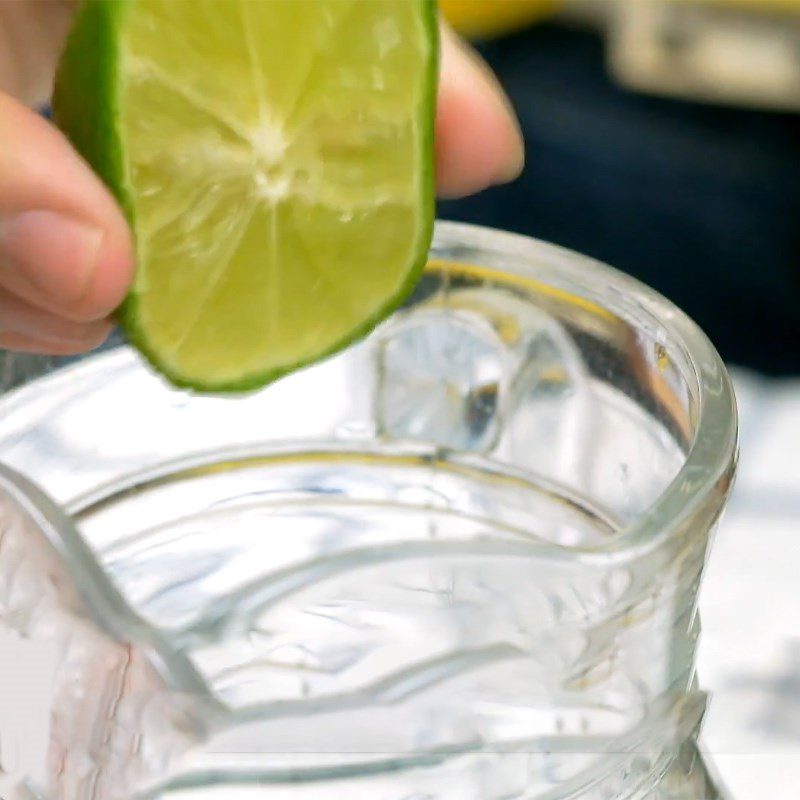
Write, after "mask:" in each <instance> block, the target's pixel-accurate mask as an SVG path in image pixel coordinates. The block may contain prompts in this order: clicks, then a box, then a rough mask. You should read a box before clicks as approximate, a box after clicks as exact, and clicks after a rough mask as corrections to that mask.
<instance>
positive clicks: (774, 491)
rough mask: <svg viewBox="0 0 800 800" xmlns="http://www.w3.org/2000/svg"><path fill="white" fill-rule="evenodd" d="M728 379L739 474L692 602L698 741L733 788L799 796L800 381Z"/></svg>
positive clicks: (747, 798) (739, 792) (757, 796)
mask: <svg viewBox="0 0 800 800" xmlns="http://www.w3.org/2000/svg"><path fill="white" fill-rule="evenodd" d="M734 379H735V382H736V386H737V395H738V399H739V405H740V413H741V426H742V436H741V457H740V469H739V477H738V480H737V484H736V487H735V489H734V493H733V497H732V499H731V503H730V506H729V508H728V512H727V515H726V517H725V519H724V520H723V523H722V525H721V527H720V531H719V533H718V535H717V538H716V541H715V544H714V548H713V550H712V553H711V558H710V560H709V564H708V569H707V573H706V578H705V583H704V585H703V590H702V594H701V604H700V608H701V614H702V623H703V630H702V638H701V644H700V651H699V666H698V669H699V674H700V682H701V684H702V686H703V688H704V689H706V690H708V691H710V692H711V694H712V698H711V704H710V708H709V712H708V715H707V717H706V724H705V730H704V745H705V750H706V752H708V753H709V754H710V756H711V760H712V761H713V763H714V765H715V767H716V770H715V771H716V772H717V773H718V774H719V775H720V777H721V778H722V783H723V785H724V786H725V787H726V788H727V790H728V792H729V794H730V796H731V800H798V798H800V381H791V382H788V381H787V382H766V381H761V380H758V379H756V378H753V377H752V376H750V375H748V374H745V373H734Z"/></svg>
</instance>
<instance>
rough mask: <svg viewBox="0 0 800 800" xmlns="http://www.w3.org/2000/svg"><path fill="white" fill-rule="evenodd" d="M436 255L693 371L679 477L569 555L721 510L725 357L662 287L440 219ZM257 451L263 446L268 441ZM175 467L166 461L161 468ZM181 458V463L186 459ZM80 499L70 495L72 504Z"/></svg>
mask: <svg viewBox="0 0 800 800" xmlns="http://www.w3.org/2000/svg"><path fill="white" fill-rule="evenodd" d="M437 251H438V252H437ZM443 254H446V255H443ZM432 255H433V257H434V259H435V258H437V257H441V258H442V259H443V260H445V259H446V260H447V261H450V262H451V263H455V264H461V265H464V266H467V265H469V264H470V262H471V264H472V265H473V266H475V267H478V268H480V269H481V270H484V271H485V272H487V273H491V272H494V273H497V274H498V275H501V274H506V275H515V276H517V277H520V278H523V279H527V280H531V281H534V282H535V284H536V285H539V286H542V287H544V286H550V287H552V288H556V289H559V290H561V291H564V292H568V293H569V294H571V295H573V296H576V297H578V298H583V299H586V300H588V301H589V302H590V303H593V304H594V305H595V306H596V307H599V308H601V309H602V310H605V311H608V312H611V313H612V314H614V315H615V316H616V317H618V318H619V319H621V320H623V321H626V322H628V323H629V324H631V325H632V326H634V327H642V326H643V325H644V323H645V322H647V321H648V320H649V321H650V322H653V321H655V322H656V323H657V324H658V325H659V326H661V327H662V328H663V329H664V330H665V331H666V334H667V338H668V340H672V343H673V345H677V346H678V347H679V348H680V349H681V351H682V354H683V355H684V356H685V358H686V366H688V368H689V371H690V374H688V375H687V374H685V372H686V371H685V370H682V373H684V374H683V377H684V378H685V379H687V380H689V381H690V382H691V383H692V387H691V388H692V390H693V394H694V395H695V396H696V413H695V416H694V418H693V422H694V431H693V436H692V439H691V444H690V446H689V448H688V451H687V453H686V456H685V460H684V462H683V464H682V466H681V468H680V470H679V471H678V472H677V474H676V475H675V476H674V478H673V479H672V480H671V481H670V483H669V484H668V485H667V486H666V487H665V488H664V489H663V490H662V491H661V493H660V494H659V495H658V497H657V498H656V499H655V500H654V501H653V502H652V503H651V504H650V506H649V507H648V508H647V509H645V510H644V511H642V512H641V513H640V514H639V515H638V516H637V517H636V518H635V519H634V520H633V521H631V522H630V523H628V524H627V525H624V526H623V527H622V528H621V529H620V531H619V532H618V534H617V535H615V536H613V537H611V538H610V540H609V541H608V542H607V543H603V544H598V545H594V546H587V547H579V548H575V549H572V548H571V551H572V552H573V555H574V556H575V557H580V554H581V553H583V554H584V555H589V553H590V552H594V553H598V552H599V553H602V555H603V557H606V558H607V557H609V556H614V555H616V556H617V557H620V558H626V559H627V558H630V557H631V556H632V555H634V553H633V552H632V551H636V550H638V549H640V548H644V549H645V550H650V549H652V548H654V547H657V546H658V545H659V544H661V543H663V541H665V540H667V539H671V538H672V537H673V536H674V535H676V534H679V533H680V531H681V529H682V525H683V523H684V522H685V521H686V520H688V519H691V518H692V517H693V515H694V514H695V513H696V511H697V510H698V509H700V508H702V507H703V505H704V503H705V502H706V501H707V500H708V499H709V498H712V497H713V495H714V494H715V490H716V489H717V487H718V486H719V485H720V484H723V486H724V490H723V491H722V492H719V491H717V492H716V495H717V502H716V507H715V508H714V510H715V511H718V510H721V508H722V506H723V505H724V502H725V499H726V495H727V490H728V489H729V488H730V482H731V479H732V475H733V472H734V469H735V465H736V459H737V447H738V423H737V413H736V401H735V396H734V392H733V387H732V384H731V381H730V377H729V375H728V372H727V370H726V368H725V366H724V364H723V362H722V359H721V358H720V356H719V354H718V353H717V351H716V349H715V348H714V346H713V345H712V344H711V342H710V341H709V339H708V337H707V336H706V335H705V333H703V331H702V330H701V329H700V328H699V326H698V325H697V324H696V323H695V322H694V321H693V320H691V319H690V318H689V317H688V316H687V315H686V314H685V313H684V312H683V311H681V310H680V309H679V308H678V307H677V306H675V305H674V304H673V303H672V302H670V301H669V300H667V299H666V298H664V297H663V296H662V295H660V294H659V293H658V292H656V291H655V290H653V289H651V288H650V287H648V286H646V285H645V284H643V283H641V282H640V281H638V280H636V279H635V278H632V277H630V276H629V275H626V274H625V273H623V272H620V271H619V270H616V269H614V268H613V267H611V266H609V265H607V264H604V263H603V262H600V261H598V260H596V259H593V258H591V257H589V256H585V255H582V254H580V253H577V252H575V251H573V250H570V249H568V248H565V247H561V246H559V245H555V244H551V243H548V242H545V241H542V240H539V239H535V238H533V237H529V236H525V235H521V234H516V233H510V232H507V231H501V230H497V229H493V228H488V227H481V226H476V225H470V224H464V223H456V222H448V221H440V220H437V222H436V225H435V230H434V238H433V245H432ZM498 260H500V261H501V262H502V263H501V264H500V265H498V264H497V263H494V264H493V263H492V262H493V261H494V262H497V261H498ZM487 262H488V263H487ZM637 322H638V323H639V324H638V325H637ZM126 349H127V348H115V349H114V350H111V351H110V352H107V353H101V354H98V355H95V356H92V357H90V358H89V359H86V360H83V361H80V362H78V363H76V364H71V365H69V366H65V367H63V368H61V369H59V370H57V371H56V372H54V373H53V374H52V375H48V376H45V377H43V378H39V379H37V380H35V381H33V382H31V383H29V384H25V385H23V386H20V387H18V388H17V389H14V390H12V391H11V392H9V393H7V394H5V395H3V396H2V397H0V408H5V409H9V407H14V406H16V405H17V404H18V403H19V402H24V400H25V398H26V397H27V396H28V393H29V391H30V390H31V389H32V388H33V387H36V386H38V387H40V388H41V385H42V383H43V382H44V383H49V382H53V381H58V380H59V379H63V380H67V381H69V382H72V381H74V380H76V378H78V377H79V376H80V375H81V374H86V373H88V374H92V373H93V372H96V371H97V370H100V371H103V369H105V368H107V367H108V365H109V362H113V360H114V359H116V358H119V357H120V354H121V353H124V352H125V350H126ZM253 444H254V445H259V446H260V447H262V448H263V447H265V446H267V445H268V444H269V442H259V443H253ZM223 449H225V448H223ZM215 452H216V451H215ZM217 455H219V454H218V453H217ZM204 456H205V458H204ZM210 456H211V453H208V452H204V453H196V454H194V455H193V456H192V457H191V458H190V460H191V461H193V462H197V461H200V462H205V461H206V460H207V459H208V458H209V457H210ZM172 461H173V460H169V462H168V463H167V464H162V465H161V467H162V469H163V467H166V466H169V464H171V463H172ZM178 461H179V462H181V464H182V465H183V461H184V459H178ZM173 466H176V465H175V464H173ZM184 466H185V465H184ZM498 466H501V465H498ZM152 472H153V468H152V466H151V467H150V468H146V469H141V468H138V469H136V468H135V469H133V470H131V471H128V472H126V473H125V474H124V475H120V476H117V477H116V478H114V479H112V480H110V481H108V482H106V481H103V482H101V485H100V486H97V487H95V490H94V491H92V492H90V494H92V495H94V496H96V493H97V491H100V492H101V493H103V494H106V493H107V495H114V494H116V493H117V491H116V490H119V489H121V488H123V487H124V486H125V485H126V484H128V483H129V482H130V480H131V479H132V478H135V477H136V476H139V477H142V476H143V475H145V474H149V473H152ZM156 472H158V473H159V474H161V472H162V470H161V469H156ZM103 490H105V491H103ZM83 494H84V493H83V492H82V493H81V495H83ZM77 499H78V498H71V501H72V502H74V501H75V500H77Z"/></svg>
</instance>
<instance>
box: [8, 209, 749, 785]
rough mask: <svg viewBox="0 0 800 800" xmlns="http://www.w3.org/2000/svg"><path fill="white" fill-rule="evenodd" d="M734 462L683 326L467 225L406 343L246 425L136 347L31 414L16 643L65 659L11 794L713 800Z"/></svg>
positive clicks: (572, 267)
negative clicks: (162, 373) (706, 754)
mask: <svg viewBox="0 0 800 800" xmlns="http://www.w3.org/2000/svg"><path fill="white" fill-rule="evenodd" d="M377 268H379V267H377ZM735 458H736V411H735V404H734V398H733V393H732V390H731V386H730V382H729V379H728V376H727V373H726V371H725V369H724V367H723V365H722V363H721V361H720V359H719V357H718V355H717V354H716V352H715V351H714V349H713V348H712V346H711V345H710V344H709V342H708V341H707V339H706V338H705V336H704V335H703V334H702V333H701V332H700V330H699V329H698V328H697V327H696V326H695V325H694V324H693V323H692V322H691V321H690V320H689V319H687V318H686V317H685V316H684V315H683V314H682V313H681V312H680V311H679V310H678V309H676V308H675V307H674V306H672V305H671V304H670V303H668V302H667V301H666V300H664V299H663V298H661V297H660V296H658V295H657V294H655V293H654V292H652V291H650V290H649V289H647V288H646V287H644V286H642V285H641V284H639V283H637V282H636V281H634V280H632V279H631V278H629V277H626V276H624V275H622V274H620V273H617V272H615V271H613V270H611V269H610V268H608V267H605V266H603V265H600V264H598V263H596V262H594V261H591V260H590V259H587V258H584V257H582V256H579V255H577V254H575V253H572V252H569V251H567V250H563V249H560V248H558V247H554V246H551V245H547V244H543V243H541V242H537V241H534V240H531V239H528V238H524V237H520V236H516V235H511V234H507V233H500V232H496V231H491V230H485V229H480V228H475V227H469V226H463V225H455V224H449V223H440V224H439V225H438V227H437V230H436V236H435V242H434V246H433V250H432V254H431V262H430V264H429V266H428V268H427V270H426V272H425V274H424V277H423V279H422V281H421V282H420V284H419V286H418V288H417V290H416V293H415V295H414V297H413V298H412V299H411V301H410V302H409V303H407V304H406V306H405V307H404V308H403V309H402V310H400V311H399V312H397V313H396V314H395V315H394V316H393V317H392V318H391V319H389V320H388V321H386V322H385V323H383V324H382V325H381V326H380V327H379V328H378V329H377V330H375V331H374V332H373V333H372V334H370V336H369V337H368V338H367V339H365V340H364V341H363V342H361V343H359V344H357V345H355V346H353V347H350V348H348V349H347V350H346V351H344V352H342V353H340V354H339V355H337V356H335V357H333V358H331V359H329V360H327V361H326V362H324V363H321V364H319V365H316V366H314V367H311V368H309V369H306V370H304V371H302V372H300V373H297V374H295V375H292V376H289V377H287V378H285V379H283V380H281V381H279V382H277V383H275V384H274V385H272V386H270V387H268V388H266V389H265V390H263V391H261V392H259V393H256V394H253V395H250V396H246V397H238V398H233V399H232V398H217V397H201V396H192V395H190V394H186V393H183V392H179V391H176V390H173V389H171V388H168V387H167V386H165V385H164V384H163V383H162V382H161V381H160V380H159V379H158V378H157V377H155V376H154V375H152V374H151V373H150V372H149V371H148V369H147V368H146V367H145V366H144V365H143V364H142V362H141V361H140V360H139V358H138V357H137V356H136V355H135V354H134V353H133V352H132V351H131V350H129V349H127V348H120V349H116V350H113V351H111V352H109V353H106V354H102V355H99V356H95V357H92V358H89V359H87V360H85V361H84V362H82V363H80V364H78V365H76V366H70V367H67V368H65V369H62V370H60V371H58V372H55V373H53V374H52V375H51V376H49V377H45V378H42V379H40V380H38V381H35V382H33V383H30V384H28V385H27V386H25V387H23V388H21V389H17V390H15V391H14V392H12V393H10V394H8V395H6V397H5V398H4V399H3V400H2V401H0V461H2V462H3V464H5V465H6V466H5V467H3V468H2V470H0V531H3V532H4V535H3V536H2V537H0V633H2V631H3V630H5V632H6V634H7V635H13V636H16V637H17V639H16V640H15V641H18V642H21V641H23V640H24V641H27V642H41V643H43V645H45V644H47V645H49V646H51V647H53V648H54V652H55V653H56V654H57V655H56V656H54V662H53V674H54V679H53V682H52V689H51V690H48V692H49V693H48V695H47V696H48V703H47V708H49V710H50V714H49V726H48V728H47V731H46V735H40V738H41V740H42V741H46V742H47V748H46V749H47V752H48V756H47V760H46V761H45V762H44V764H43V766H41V767H40V768H39V770H38V772H36V774H35V775H32V774H28V777H27V779H26V782H25V783H24V784H21V785H20V786H19V787H18V790H19V791H30V792H34V793H36V794H37V795H38V796H41V797H45V798H64V799H67V798H69V800H72V798H112V799H113V800H117V799H118V798H119V800H122V799H123V798H124V800H130V798H155V797H170V798H171V797H173V796H174V797H175V798H181V800H193V799H194V798H200V797H202V798H217V797H220V798H226V800H227V798H231V797H236V798H239V797H242V798H248V799H249V798H264V800H312V798H313V800H328V799H329V798H330V800H333V798H348V800H501V799H502V800H511V799H512V798H515V799H516V798H519V800H523V799H525V800H533V798H537V799H540V800H544V799H545V798H546V800H611V799H612V798H613V800H623V799H624V800H710V798H716V797H718V796H719V794H718V790H717V789H716V788H715V787H714V786H713V782H712V781H711V780H710V778H709V776H708V773H707V770H706V768H705V766H704V764H703V760H702V758H700V756H699V755H698V747H697V735H698V730H699V727H700V724H701V720H702V716H703V711H704V708H705V697H704V695H703V693H702V692H701V691H699V689H698V686H697V681H696V678H695V669H694V663H695V649H696V644H697V636H698V632H699V624H698V620H697V591H698V585H699V582H700V578H701V574H702V571H703V565H704V562H705V559H706V555H707V550H708V544H709V538H710V535H711V533H712V531H713V529H714V527H715V525H716V523H717V521H718V519H719V516H720V514H721V512H722V510H723V506H724V504H725V501H726V498H727V495H728V492H729V489H730V486H731V481H732V477H733V473H734V468H735ZM20 691H22V689H20ZM13 736H14V731H13V730H10V731H7V732H6V740H8V738H9V737H13ZM21 796H22V795H21Z"/></svg>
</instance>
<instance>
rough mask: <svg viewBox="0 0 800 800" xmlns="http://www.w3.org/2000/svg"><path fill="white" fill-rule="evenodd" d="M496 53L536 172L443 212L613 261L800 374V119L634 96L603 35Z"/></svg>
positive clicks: (732, 346)
mask: <svg viewBox="0 0 800 800" xmlns="http://www.w3.org/2000/svg"><path fill="white" fill-rule="evenodd" d="M482 50H483V52H484V55H485V56H486V58H487V59H488V60H489V62H490V63H491V64H492V66H493V67H494V69H495V70H496V71H497V73H498V74H499V76H500V79H501V81H502V82H503V84H504V85H505V87H506V89H507V91H508V93H509V95H510V96H511V99H512V102H513V104H514V106H515V108H516V109H517V112H518V113H519V115H520V119H521V123H522V127H523V129H524V133H525V136H526V140H527V168H526V171H525V174H524V176H523V177H522V178H521V179H520V180H518V181H517V182H515V183H514V184H512V185H510V186H507V187H502V188H497V189H492V190H490V191H488V192H486V193H484V194H482V195H479V196H477V197H474V198H470V199H468V200H464V201H457V202H448V203H442V204H441V206H440V210H439V213H440V216H442V217H444V218H447V219H459V220H465V221H470V222H476V223H480V224H484V225H492V226H496V227H499V228H507V229H510V230H514V231H519V232H522V233H526V234H530V235H533V236H537V237H540V238H543V239H547V240H550V241H555V242H558V243H559V244H563V245H566V246H568V247H572V248H574V249H576V250H579V251H581V252H584V253H587V254H590V255H592V256H595V257H597V258H600V259H602V260H604V261H607V262H609V263H611V264H613V265H614V266H616V267H619V268H620V269H623V270H625V271H627V272H629V273H630V274H632V275H635V276H637V277H638V278H640V279H642V280H644V281H646V282H647V283H649V284H650V285H652V286H653V287H655V288H656V289H658V290H660V291H661V292H662V293H664V294H665V295H666V296H667V297H669V298H670V299H672V300H673V301H674V302H676V303H677V304H678V305H680V306H681V307H682V308H683V309H684V310H686V311H687V312H688V313H689V314H690V315H691V316H693V317H694V318H695V319H696V320H697V321H698V322H699V323H700V324H701V325H702V326H703V328H704V329H705V330H706V332H707V333H708V334H709V335H710V336H711V338H712V339H713V340H714V342H715V344H716V345H717V346H718V348H719V349H720V351H721V353H722V355H723V357H725V358H727V359H728V360H729V361H732V362H736V363H740V364H744V365H747V366H751V367H755V368H758V369H761V370H763V371H766V372H772V373H792V372H794V373H798V372H800V311H799V310H800V119H798V117H796V116H794V115H791V114H778V113H764V112H755V111H747V110H738V109H728V108H716V107H707V106H702V105H698V104H692V103H684V102H678V101H672V100H665V99H656V98H649V97H644V96H641V95H636V94H633V93H629V92H626V91H623V90H620V89H618V88H616V87H615V86H614V85H613V84H612V82H611V81H610V80H609V79H608V77H607V73H606V70H605V66H604V55H603V46H602V43H601V41H600V39H599V38H598V37H596V36H594V35H593V34H589V33H582V32H575V31H569V30H564V29H560V28H558V27H556V26H540V27H536V28H533V29H531V30H530V31H528V32H526V33H524V34H520V35H517V36H514V37H509V38H506V39H502V40H498V41H495V42H493V43H491V44H489V45H487V46H485V47H484V48H482Z"/></svg>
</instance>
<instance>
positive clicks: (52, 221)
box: [0, 210, 103, 306]
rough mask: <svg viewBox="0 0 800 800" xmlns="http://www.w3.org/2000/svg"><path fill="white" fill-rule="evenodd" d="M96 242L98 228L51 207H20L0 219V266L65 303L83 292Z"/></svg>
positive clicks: (91, 270)
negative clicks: (32, 208)
mask: <svg viewBox="0 0 800 800" xmlns="http://www.w3.org/2000/svg"><path fill="white" fill-rule="evenodd" d="M102 241H103V230H102V229H101V228H97V227H94V226H92V225H88V224H86V223H84V222H80V221H78V220H76V219H74V218H72V217H69V216H66V215H64V214H59V213H57V212H55V211H44V210H42V211H39V210H37V211H23V212H21V213H19V214H15V215H13V216H10V217H6V218H4V219H0V268H3V269H6V270H9V269H10V270H16V271H17V272H18V274H19V276H20V277H21V278H22V279H23V280H24V281H25V282H26V283H27V284H29V285H30V286H31V287H32V288H33V289H34V290H35V291H36V292H37V293H39V294H40V295H41V296H42V298H43V299H45V300H47V301H48V302H51V303H56V304H58V305H66V306H69V305H71V304H73V303H75V302H77V301H78V300H80V299H81V298H82V297H83V296H84V295H85V294H86V293H87V292H88V290H89V288H90V286H91V283H92V278H93V276H94V272H95V269H96V267H97V262H98V257H99V254H100V245H101V244H102Z"/></svg>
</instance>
